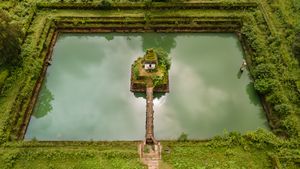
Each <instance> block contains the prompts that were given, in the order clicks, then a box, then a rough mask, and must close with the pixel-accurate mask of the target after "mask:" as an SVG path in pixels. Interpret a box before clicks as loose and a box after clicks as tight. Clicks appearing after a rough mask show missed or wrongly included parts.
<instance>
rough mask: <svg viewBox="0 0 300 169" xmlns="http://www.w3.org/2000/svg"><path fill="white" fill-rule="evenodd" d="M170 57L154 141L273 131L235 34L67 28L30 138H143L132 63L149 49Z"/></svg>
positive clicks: (58, 44)
mask: <svg viewBox="0 0 300 169" xmlns="http://www.w3.org/2000/svg"><path fill="white" fill-rule="evenodd" d="M153 47H161V48H163V49H165V50H166V51H167V52H168V53H169V55H170V56H171V57H172V66H171V69H170V93H168V94H165V95H157V97H156V99H155V100H154V111H155V112H154V113H155V115H154V131H155V136H156V138H157V139H177V138H178V137H179V136H180V134H181V133H183V132H184V133H186V134H187V135H188V138H190V139H207V138H211V137H213V136H215V135H220V134H222V133H223V132H224V131H225V130H227V131H239V132H242V133H244V132H246V131H249V130H255V129H257V128H268V125H267V120H266V116H265V113H264V111H263V110H262V106H261V103H260V100H259V98H258V96H257V95H256V93H255V91H254V89H253V83H252V82H251V80H250V78H249V73H248V72H247V71H244V73H243V74H239V68H240V65H241V63H242V60H243V50H242V47H241V44H240V42H239V40H238V38H237V36H236V35H235V34H232V33H91V34H86V33H82V34H80V33H76V34H75V33H63V34H60V35H59V37H58V40H57V42H56V45H55V47H54V51H53V56H52V65H51V66H49V67H48V70H47V74H46V77H45V80H44V82H43V85H42V89H41V91H40V94H39V97H38V101H37V103H36V106H35V108H34V110H33V114H32V117H31V120H30V123H29V126H28V129H27V132H26V135H25V140H30V139H33V138H36V139H37V140H143V139H144V136H145V119H146V117H145V116H146V113H145V112H146V107H145V106H146V100H145V99H144V98H143V95H139V94H133V93H132V92H130V66H131V64H132V63H133V61H134V60H135V59H136V58H137V57H138V56H142V55H143V54H144V52H145V50H146V49H147V48H153Z"/></svg>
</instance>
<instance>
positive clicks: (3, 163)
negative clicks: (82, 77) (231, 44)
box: [0, 0, 300, 168]
mask: <svg viewBox="0 0 300 169" xmlns="http://www.w3.org/2000/svg"><path fill="white" fill-rule="evenodd" d="M124 2H125V1H124ZM139 2H141V1H139ZM299 9H300V2H299V1H297V0H288V1H286V0H261V1H258V2H256V1H252V0H240V1H238V0H236V1H235V0H220V1H213V0H211V1H205V2H201V1H199V2H198V3H197V4H193V3H192V4H190V3H187V4H180V3H178V4H173V3H152V2H150V1H148V2H145V3H133V2H130V3H128V2H127V1H126V3H116V2H115V1H114V2H113V1H96V0H93V1H86V0H74V1H73V0H69V1H68V0H64V1H61V0H52V1H42V0H41V1H38V0H23V1H21V2H19V1H17V0H7V1H1V2H0V10H1V11H2V10H3V11H5V12H1V13H0V14H1V16H2V17H1V19H2V18H3V16H5V17H4V18H5V20H7V21H5V22H3V21H1V23H0V24H1V25H0V29H1V34H0V35H1V39H0V48H1V47H2V46H3V45H8V44H7V43H4V44H3V41H4V39H3V38H2V37H5V38H10V39H11V40H12V41H11V42H13V44H14V45H15V46H14V47H13V48H12V46H11V45H8V46H7V47H8V48H5V49H10V50H12V52H11V53H9V54H11V55H3V54H2V52H7V51H4V50H1V51H0V53H1V55H0V56H1V58H6V57H9V58H15V59H16V60H10V59H1V61H0V63H7V64H8V63H9V62H10V63H9V64H13V65H15V63H20V64H19V65H18V66H17V67H11V66H7V64H5V65H1V68H0V143H1V148H0V154H1V155H0V168H22V167H25V168H65V167H66V166H67V165H68V164H69V165H68V167H70V168H101V167H102V166H103V168H122V167H123V168H141V166H140V164H139V163H138V155H137V154H136V153H137V151H136V143H125V142H122V143H118V142H114V143H108V144H106V143H93V142H87V143H44V142H37V141H33V142H23V141H20V142H15V141H16V140H17V139H18V138H19V137H20V135H19V131H20V127H21V126H22V125H23V122H24V120H23V119H24V117H25V116H26V112H27V111H26V110H27V108H28V106H29V103H30V99H31V96H32V90H33V88H34V87H35V84H36V82H37V80H38V79H39V75H40V73H41V70H42V67H43V61H44V59H45V57H46V56H47V53H48V49H49V46H50V44H51V40H52V37H53V35H55V31H56V30H57V29H77V30H80V31H85V30H86V28H90V30H88V31H92V30H93V29H94V28H99V27H101V28H102V30H103V29H105V30H106V31H107V30H111V29H123V28H125V27H129V28H130V29H131V30H133V31H134V30H137V31H141V30H154V31H170V32H172V31H176V30H177V29H178V28H180V29H182V30H187V31H197V30H199V29H201V31H214V32H215V31H231V32H232V31H235V32H239V33H240V36H241V40H242V42H243V44H244V47H245V52H246V59H247V62H248V63H249V65H250V71H251V75H252V77H253V80H254V87H255V89H256V90H257V91H258V93H259V94H260V95H261V96H262V99H263V100H264V101H265V105H266V108H267V109H269V111H268V112H269V113H268V118H269V123H270V127H271V128H272V130H273V133H275V134H276V135H274V134H273V133H271V132H269V131H262V130H258V131H256V132H251V133H248V134H245V135H240V134H238V133H229V134H225V136H224V137H220V136H218V137H216V138H214V139H212V140H210V141H205V142H201V141H187V142H179V143H178V142H176V141H172V142H163V143H162V144H163V146H164V147H166V148H167V149H166V151H164V154H163V161H164V163H163V164H162V166H163V167H165V168H168V167H173V168H217V167H219V168H274V167H277V168H299V165H300V148H299V147H300V145H299V144H300V142H299V140H300V69H299V41H300V40H299V39H300V38H299V32H300V31H299V30H300V26H299V25H300V19H299V18H300V10H299ZM199 10H200V12H199ZM4 13H5V14H4ZM3 14H4V15H3ZM9 18H11V20H12V22H11V21H10V19H9ZM2 20H4V19H2ZM3 25H4V27H6V28H7V27H9V28H11V29H8V31H2V28H4V27H3ZM14 25H22V26H21V27H22V30H21V32H20V31H18V29H17V27H15V26H14ZM80 28H82V29H80ZM83 28H84V29H83ZM175 28H176V29H175ZM297 33H298V34H297ZM6 35H9V36H6ZM20 41H21V42H22V47H21V53H20V54H19V55H17V53H19V49H20V48H18V43H19V42H20ZM5 42H7V40H6V39H5ZM1 49H2V48H1ZM296 58H298V62H297V59H296ZM20 60H21V61H22V62H16V61H20ZM25 122H26V121H25ZM25 124H26V123H25ZM241 157H242V158H241ZM78 159H81V160H78ZM243 159H247V160H243ZM80 161H81V162H80ZM49 163H51V165H49ZM104 166H105V167H104Z"/></svg>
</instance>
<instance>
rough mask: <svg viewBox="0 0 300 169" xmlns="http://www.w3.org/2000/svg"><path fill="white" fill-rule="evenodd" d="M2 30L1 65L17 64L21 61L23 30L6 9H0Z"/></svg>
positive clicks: (0, 37) (0, 45) (0, 29)
mask: <svg viewBox="0 0 300 169" xmlns="http://www.w3.org/2000/svg"><path fill="white" fill-rule="evenodd" d="M0 32H1V33H0V66H4V65H8V64H12V65H17V64H18V63H19V62H20V51H21V44H20V43H21V42H20V37H22V36H21V30H20V28H19V26H18V25H16V24H13V23H12V21H11V18H10V17H9V16H8V15H7V14H6V13H5V12H4V11H0Z"/></svg>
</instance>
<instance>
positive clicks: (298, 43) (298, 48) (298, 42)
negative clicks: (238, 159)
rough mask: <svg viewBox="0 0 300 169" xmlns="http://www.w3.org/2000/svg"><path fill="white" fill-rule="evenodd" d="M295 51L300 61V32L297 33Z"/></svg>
mask: <svg viewBox="0 0 300 169" xmlns="http://www.w3.org/2000/svg"><path fill="white" fill-rule="evenodd" d="M293 52H294V55H295V57H296V58H297V59H298V61H299V62H300V33H297V35H296V39H295V42H294V45H293Z"/></svg>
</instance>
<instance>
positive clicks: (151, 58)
mask: <svg viewBox="0 0 300 169" xmlns="http://www.w3.org/2000/svg"><path fill="white" fill-rule="evenodd" d="M144 59H145V61H146V62H156V61H157V55H156V53H155V52H154V50H153V49H148V50H147V52H146V54H145V56H144Z"/></svg>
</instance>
